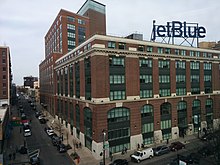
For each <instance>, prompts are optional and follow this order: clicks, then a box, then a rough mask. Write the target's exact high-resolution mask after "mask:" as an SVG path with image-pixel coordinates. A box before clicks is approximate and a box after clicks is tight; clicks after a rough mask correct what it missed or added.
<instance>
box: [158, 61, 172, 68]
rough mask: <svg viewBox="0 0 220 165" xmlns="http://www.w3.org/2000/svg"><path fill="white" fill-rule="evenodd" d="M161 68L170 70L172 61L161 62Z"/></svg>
mask: <svg viewBox="0 0 220 165" xmlns="http://www.w3.org/2000/svg"><path fill="white" fill-rule="evenodd" d="M159 68H170V61H168V60H159Z"/></svg>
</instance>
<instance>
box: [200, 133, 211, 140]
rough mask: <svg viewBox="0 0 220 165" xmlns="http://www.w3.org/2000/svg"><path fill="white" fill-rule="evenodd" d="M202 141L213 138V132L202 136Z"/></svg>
mask: <svg viewBox="0 0 220 165" xmlns="http://www.w3.org/2000/svg"><path fill="white" fill-rule="evenodd" d="M200 139H201V140H202V141H209V140H212V139H213V134H205V135H203V136H202V137H201V138H200Z"/></svg>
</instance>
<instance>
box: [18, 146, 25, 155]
mask: <svg viewBox="0 0 220 165" xmlns="http://www.w3.org/2000/svg"><path fill="white" fill-rule="evenodd" d="M18 152H19V153H20V154H27V148H26V147H24V146H20V148H19V149H18Z"/></svg>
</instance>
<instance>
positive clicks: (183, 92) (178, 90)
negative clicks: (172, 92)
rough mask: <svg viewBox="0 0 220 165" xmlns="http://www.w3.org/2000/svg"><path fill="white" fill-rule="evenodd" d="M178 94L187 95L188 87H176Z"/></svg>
mask: <svg viewBox="0 0 220 165" xmlns="http://www.w3.org/2000/svg"><path fill="white" fill-rule="evenodd" d="M176 95H177V96H181V95H186V88H176Z"/></svg>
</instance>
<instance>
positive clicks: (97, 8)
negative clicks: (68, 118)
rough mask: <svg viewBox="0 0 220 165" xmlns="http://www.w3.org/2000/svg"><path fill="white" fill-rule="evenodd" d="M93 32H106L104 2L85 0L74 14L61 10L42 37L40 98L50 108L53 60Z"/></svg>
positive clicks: (52, 99)
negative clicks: (43, 46)
mask: <svg viewBox="0 0 220 165" xmlns="http://www.w3.org/2000/svg"><path fill="white" fill-rule="evenodd" d="M93 34H106V17H105V5H103V4H101V3H98V2H96V1H93V0H87V1H86V2H85V3H84V4H83V6H82V7H81V8H80V9H79V11H78V12H77V14H76V13H72V12H70V11H66V10H63V9H61V10H60V12H59V13H58V15H57V17H56V18H55V20H54V22H53V24H52V25H51V27H50V29H49V31H48V32H47V34H46V36H45V59H44V60H43V61H42V62H41V64H40V65H39V77H40V83H39V84H40V99H41V102H42V103H45V104H47V105H48V106H47V107H48V110H51V112H52V111H54V88H55V86H54V76H53V75H54V73H53V68H54V64H55V61H56V60H57V59H59V58H60V57H62V56H63V55H65V54H66V53H68V52H69V51H71V50H72V49H74V48H75V47H77V46H78V45H80V44H81V43H83V42H84V41H85V40H87V39H88V38H89V37H90V36H91V35H93Z"/></svg>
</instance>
